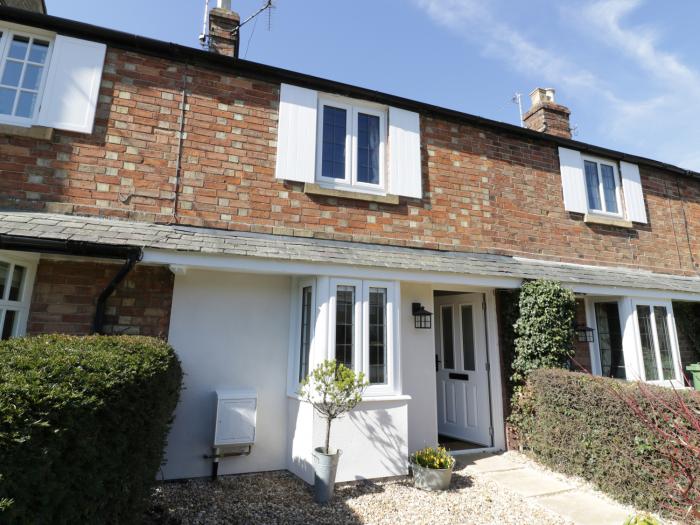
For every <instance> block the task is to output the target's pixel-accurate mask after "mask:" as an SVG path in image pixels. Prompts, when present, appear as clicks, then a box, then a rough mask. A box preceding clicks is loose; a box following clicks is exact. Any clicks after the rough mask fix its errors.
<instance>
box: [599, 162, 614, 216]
mask: <svg viewBox="0 0 700 525" xmlns="http://www.w3.org/2000/svg"><path fill="white" fill-rule="evenodd" d="M600 173H601V175H602V177H603V196H604V197H605V210H606V211H609V212H611V213H617V192H616V191H615V172H614V171H613V167H612V166H610V165H608V164H601V165H600Z"/></svg>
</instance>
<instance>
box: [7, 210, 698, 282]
mask: <svg viewBox="0 0 700 525" xmlns="http://www.w3.org/2000/svg"><path fill="white" fill-rule="evenodd" d="M2 235H13V236H20V237H28V238H44V239H54V240H71V241H81V242H92V243H99V244H108V245H116V246H136V247H140V248H157V249H163V250H175V251H180V252H189V253H201V254H218V255H235V256H246V257H259V258H264V259H275V260H282V261H299V262H310V263H334V264H346V265H352V266H363V267H373V268H391V269H400V270H414V271H415V270H418V271H431V272H444V273H453V274H464V275H473V276H483V277H512V278H519V279H535V278H541V277H547V278H550V279H556V280H559V281H562V282H566V283H572V284H590V285H602V286H610V287H625V288H643V289H654V290H669V291H675V292H687V293H700V278H697V277H680V276H674V275H667V274H659V273H652V272H648V271H642V270H632V269H627V268H614V267H603V266H585V265H578V264H567V263H556V262H546V261H538V260H534V259H524V258H518V257H509V256H504V255H489V254H480V253H464V252H445V251H435V250H423V249H419V248H403V247H393V246H385V245H376V244H362V243H353V242H341V241H331V240H321V239H309V238H303V237H289V236H282V235H267V234H256V233H242V232H231V231H223V230H214V229H208V228H194V227H188V226H178V225H163V224H152V223H143V222H132V221H123V220H115V219H103V218H98V217H81V216H74V215H60V214H47V213H31V212H8V211H5V212H3V211H0V237H1V236H2Z"/></svg>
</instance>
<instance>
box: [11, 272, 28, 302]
mask: <svg viewBox="0 0 700 525" xmlns="http://www.w3.org/2000/svg"><path fill="white" fill-rule="evenodd" d="M25 273H26V270H25V268H24V266H15V271H14V272H13V273H12V281H11V282H10V296H9V299H10V301H19V300H21V297H20V292H21V291H22V281H24V274H25Z"/></svg>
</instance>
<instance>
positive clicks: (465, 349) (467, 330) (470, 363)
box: [462, 305, 476, 370]
mask: <svg viewBox="0 0 700 525" xmlns="http://www.w3.org/2000/svg"><path fill="white" fill-rule="evenodd" d="M462 353H463V354H464V369H465V370H476V365H475V364H474V319H473V317H472V307H471V306H469V305H462Z"/></svg>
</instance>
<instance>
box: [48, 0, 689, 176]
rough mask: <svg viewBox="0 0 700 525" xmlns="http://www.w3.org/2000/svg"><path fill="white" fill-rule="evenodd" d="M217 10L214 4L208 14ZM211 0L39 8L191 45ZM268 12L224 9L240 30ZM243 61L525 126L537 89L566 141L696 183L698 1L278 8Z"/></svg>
mask: <svg viewBox="0 0 700 525" xmlns="http://www.w3.org/2000/svg"><path fill="white" fill-rule="evenodd" d="M215 2H216V0H210V3H212V4H213V3H215ZM204 3H205V0H120V1H119V2H115V1H106V0H46V4H47V9H48V12H49V14H51V15H55V16H61V17H65V18H71V19H74V20H80V21H83V22H88V23H91V24H95V25H98V26H103V27H109V28H113V29H118V30H120V31H126V32H129V33H135V34H138V35H143V36H148V37H152V38H157V39H160V40H165V41H170V42H176V43H179V44H183V45H187V46H191V47H199V42H198V40H197V36H198V35H199V33H200V32H201V25H202V18H203V12H204ZM263 3H264V0H232V4H233V5H232V8H233V9H234V10H236V11H238V12H239V13H240V14H241V19H245V18H247V17H248V16H249V15H251V14H252V13H253V12H255V11H256V10H257V9H258V8H259V7H260V6H261V5H262V4H263ZM274 4H275V9H274V10H273V11H272V14H271V17H269V18H268V15H267V14H263V15H260V16H259V17H257V18H255V19H254V20H253V21H251V22H249V23H248V24H246V25H245V26H243V28H242V30H241V51H240V56H241V57H242V58H243V57H244V58H246V59H247V60H252V61H255V62H261V63H264V64H270V65H274V66H277V67H282V68H287V69H291V70H294V71H299V72H302V73H308V74H311V75H316V76H320V77H324V78H328V79H332V80H337V81H341V82H347V83H350V84H355V85H358V86H363V87H367V88H371V89H376V90H379V91H384V92H387V93H391V94H394V95H399V96H403V97H407V98H411V99H416V100H420V101H424V102H429V103H431V104H436V105H439V106H444V107H447V108H451V109H456V110H459V111H465V112H467V113H472V114H475V115H479V116H482V117H486V118H490V119H494V120H498V121H503V122H509V123H511V124H519V115H518V108H517V106H516V105H515V104H514V103H513V102H512V98H513V95H514V94H515V93H516V92H517V93H521V94H522V99H523V105H524V109H525V110H527V108H528V107H529V97H528V94H529V93H530V91H532V90H533V89H534V88H535V87H553V88H555V89H556V100H557V102H559V103H560V104H563V105H565V106H567V107H569V108H570V109H571V123H572V125H573V126H574V127H575V131H574V135H575V136H574V138H575V139H577V140H581V141H583V142H588V143H591V144H595V145H598V146H603V147H608V148H611V149H616V150H620V151H624V152H627V153H632V154H637V155H641V156H644V157H650V158H654V159H657V160H660V161H663V162H668V163H671V164H676V165H679V166H682V167H684V168H688V169H693V170H697V171H700V53H698V49H700V31H698V30H697V20H700V2H697V1H696V0H673V1H661V0H559V1H555V0H527V1H514V0H344V1H341V0H275V2H274Z"/></svg>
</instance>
